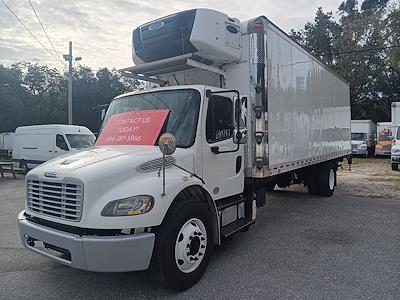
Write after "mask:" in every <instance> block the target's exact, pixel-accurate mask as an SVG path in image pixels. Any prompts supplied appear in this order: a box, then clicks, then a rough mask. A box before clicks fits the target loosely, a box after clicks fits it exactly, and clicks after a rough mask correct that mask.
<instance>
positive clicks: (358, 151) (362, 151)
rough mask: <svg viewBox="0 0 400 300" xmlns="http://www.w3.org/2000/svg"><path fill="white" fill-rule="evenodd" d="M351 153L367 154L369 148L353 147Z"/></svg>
mask: <svg viewBox="0 0 400 300" xmlns="http://www.w3.org/2000/svg"><path fill="white" fill-rule="evenodd" d="M351 154H354V155H366V154H367V148H364V149H358V148H353V149H351Z"/></svg>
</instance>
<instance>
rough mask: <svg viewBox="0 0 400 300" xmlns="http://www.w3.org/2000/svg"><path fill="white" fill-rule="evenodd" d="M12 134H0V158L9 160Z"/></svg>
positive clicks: (12, 141) (12, 140)
mask: <svg viewBox="0 0 400 300" xmlns="http://www.w3.org/2000/svg"><path fill="white" fill-rule="evenodd" d="M14 135H15V134H14V132H4V133H0V158H5V159H10V158H11V156H12V149H13V143H14Z"/></svg>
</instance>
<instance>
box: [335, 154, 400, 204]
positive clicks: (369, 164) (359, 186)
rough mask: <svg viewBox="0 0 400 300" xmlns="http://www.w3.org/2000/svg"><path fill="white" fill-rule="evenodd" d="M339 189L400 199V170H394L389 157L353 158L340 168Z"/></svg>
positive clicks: (370, 195) (368, 195)
mask: <svg viewBox="0 0 400 300" xmlns="http://www.w3.org/2000/svg"><path fill="white" fill-rule="evenodd" d="M337 179H338V185H337V189H338V191H340V192H342V193H343V194H349V195H350V194H351V195H356V196H365V197H378V198H391V199H398V200H400V171H392V169H391V165H390V159H389V158H353V164H352V168H351V171H349V168H348V165H347V162H346V161H345V162H344V163H343V166H342V168H339V169H338V174H337Z"/></svg>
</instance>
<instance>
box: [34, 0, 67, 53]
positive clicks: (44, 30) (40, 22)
mask: <svg viewBox="0 0 400 300" xmlns="http://www.w3.org/2000/svg"><path fill="white" fill-rule="evenodd" d="M28 2H29V5H30V6H31V8H32V10H33V12H34V13H35V16H36V18H37V20H38V22H39V24H40V26H41V27H42V29H43V32H44V34H45V35H46V37H47V40H48V41H49V43H50V45H51V47H52V48H53V50H54V52H55V53H56V55H57V57H61V56H60V54H58V52H57V50H56V48H55V47H54V45H53V43H52V42H51V40H50V38H49V36H48V34H47V32H46V29H44V26H43V24H42V21H40V18H39V16H38V14H37V12H36V10H35V8H34V7H33V5H32V2H31V0H28Z"/></svg>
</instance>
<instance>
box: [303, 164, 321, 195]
mask: <svg viewBox="0 0 400 300" xmlns="http://www.w3.org/2000/svg"><path fill="white" fill-rule="evenodd" d="M318 174H319V173H318V169H317V168H316V167H310V169H308V172H307V177H306V179H307V180H306V183H307V190H308V193H309V194H310V195H312V196H317V195H318V194H319V191H318Z"/></svg>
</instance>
